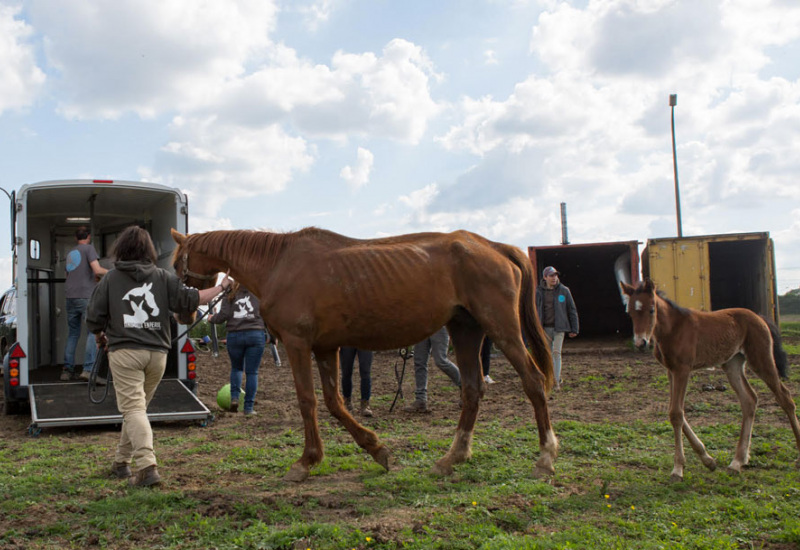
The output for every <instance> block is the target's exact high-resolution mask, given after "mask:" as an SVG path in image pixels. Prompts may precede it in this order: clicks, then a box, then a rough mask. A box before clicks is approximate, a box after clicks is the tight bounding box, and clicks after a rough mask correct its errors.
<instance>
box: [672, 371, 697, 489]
mask: <svg viewBox="0 0 800 550" xmlns="http://www.w3.org/2000/svg"><path fill="white" fill-rule="evenodd" d="M667 368H668V373H669V421H670V423H671V424H672V430H673V433H674V436H675V458H674V462H673V467H672V474H671V475H670V480H671V481H683V468H684V466H685V465H686V455H685V454H684V452H683V430H684V427H686V428H687V429H688V431H689V432H691V433H692V435H693V436H694V438H695V439H697V436H696V435H695V434H694V432H692V430H691V428H689V427H688V424H686V413H685V412H684V404H685V398H686V386H687V384H688V382H689V369H688V368H680V367H678V368H676V369H674V370H673V369H671V368H669V367H667ZM690 441H691V438H690ZM697 441H698V442H699V441H700V440H699V439H697Z"/></svg>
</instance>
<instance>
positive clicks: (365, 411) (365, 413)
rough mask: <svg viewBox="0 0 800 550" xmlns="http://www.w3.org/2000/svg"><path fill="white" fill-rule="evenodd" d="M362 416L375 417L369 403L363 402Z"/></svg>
mask: <svg viewBox="0 0 800 550" xmlns="http://www.w3.org/2000/svg"><path fill="white" fill-rule="evenodd" d="M361 416H373V414H372V409H370V408H369V401H362V402H361Z"/></svg>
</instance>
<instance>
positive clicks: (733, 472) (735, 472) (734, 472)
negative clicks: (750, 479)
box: [725, 466, 742, 476]
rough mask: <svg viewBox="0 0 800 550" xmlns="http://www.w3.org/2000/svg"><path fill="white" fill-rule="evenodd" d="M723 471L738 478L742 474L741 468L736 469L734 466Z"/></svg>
mask: <svg viewBox="0 0 800 550" xmlns="http://www.w3.org/2000/svg"><path fill="white" fill-rule="evenodd" d="M725 471H726V472H728V473H729V474H730V475H732V476H738V475H739V474H741V473H742V468H741V467H738V468H737V467H735V466H728V467H727V468H725Z"/></svg>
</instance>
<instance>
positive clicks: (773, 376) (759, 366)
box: [748, 349, 800, 468]
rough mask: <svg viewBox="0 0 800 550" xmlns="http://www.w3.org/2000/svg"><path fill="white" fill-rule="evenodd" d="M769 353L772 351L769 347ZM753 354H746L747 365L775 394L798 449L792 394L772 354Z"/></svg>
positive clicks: (799, 435) (799, 426)
mask: <svg viewBox="0 0 800 550" xmlns="http://www.w3.org/2000/svg"><path fill="white" fill-rule="evenodd" d="M769 353H770V354H771V353H772V350H771V349H770V351H769ZM753 355H755V354H753V353H751V354H750V355H748V365H749V366H750V369H751V370H752V371H753V372H755V373H756V375H758V377H759V378H761V380H763V381H764V383H765V384H766V385H767V387H768V388H769V389H770V390H771V391H772V393H773V394H774V395H775V399H776V400H777V401H778V405H780V407H781V409H783V412H785V413H786V417H787V418H788V419H789V424H790V425H791V426H792V432H794V440H795V445H797V450H798V451H800V424H799V423H798V420H797V412H796V410H797V406H796V405H795V403H794V399H792V394H791V392H790V391H789V389H788V388H787V387H786V385H784V383H783V382H781V379H780V376H779V374H778V369H777V367H776V366H775V361H774V359H773V358H772V356H771V355H769V356H759V355H756V357H757V359H756V360H753V359H751V357H752V356H753ZM795 466H797V467H798V468H800V458H798V459H797V462H795Z"/></svg>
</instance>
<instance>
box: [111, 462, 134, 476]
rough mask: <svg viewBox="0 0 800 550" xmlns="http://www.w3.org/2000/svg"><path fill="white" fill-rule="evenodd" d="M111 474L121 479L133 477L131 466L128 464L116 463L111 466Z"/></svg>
mask: <svg viewBox="0 0 800 550" xmlns="http://www.w3.org/2000/svg"><path fill="white" fill-rule="evenodd" d="M111 473H112V474H113V475H114V477H118V478H119V479H128V478H129V477H131V466H130V464H128V463H127V462H114V463H113V464H112V465H111Z"/></svg>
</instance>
